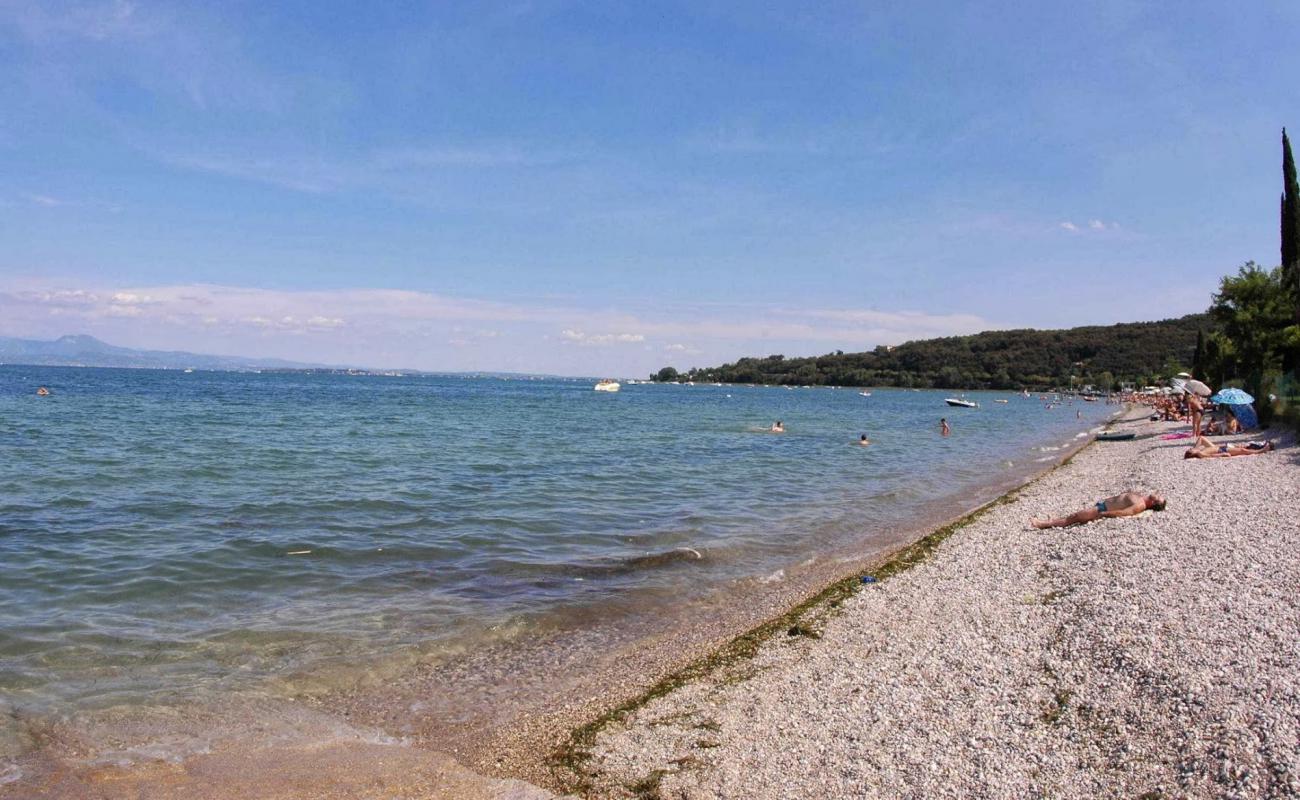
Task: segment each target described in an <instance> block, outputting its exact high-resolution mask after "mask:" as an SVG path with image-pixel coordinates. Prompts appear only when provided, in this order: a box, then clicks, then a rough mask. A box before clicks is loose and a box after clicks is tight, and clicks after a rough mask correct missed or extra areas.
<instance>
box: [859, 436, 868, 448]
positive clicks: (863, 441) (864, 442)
mask: <svg viewBox="0 0 1300 800" xmlns="http://www.w3.org/2000/svg"><path fill="white" fill-rule="evenodd" d="M858 444H860V445H862V446H863V447H866V446H867V445H869V444H871V440H870V439H868V438H867V435H866V434H865V433H864V434H862V438H861V439H859V440H858Z"/></svg>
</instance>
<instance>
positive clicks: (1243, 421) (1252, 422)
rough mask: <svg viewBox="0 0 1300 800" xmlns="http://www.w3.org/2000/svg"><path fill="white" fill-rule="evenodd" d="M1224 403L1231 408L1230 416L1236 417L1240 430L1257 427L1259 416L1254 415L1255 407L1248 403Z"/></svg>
mask: <svg viewBox="0 0 1300 800" xmlns="http://www.w3.org/2000/svg"><path fill="white" fill-rule="evenodd" d="M1226 405H1227V406H1228V408H1231V409H1232V416H1234V417H1236V418H1237V424H1239V425H1241V429H1242V430H1246V431H1248V430H1250V429H1251V428H1258V427H1259V417H1256V416H1255V407H1254V406H1252V405H1251V404H1250V403H1242V404H1241V405H1236V404H1226Z"/></svg>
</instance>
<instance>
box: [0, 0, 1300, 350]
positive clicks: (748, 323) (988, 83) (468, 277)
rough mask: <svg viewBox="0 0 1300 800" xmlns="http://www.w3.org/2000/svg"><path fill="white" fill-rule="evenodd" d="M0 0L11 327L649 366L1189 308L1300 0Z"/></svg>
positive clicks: (1273, 236) (1274, 120)
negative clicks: (1067, 0)
mask: <svg viewBox="0 0 1300 800" xmlns="http://www.w3.org/2000/svg"><path fill="white" fill-rule="evenodd" d="M372 5H374V6H376V7H375V8H363V7H358V6H356V5H355V4H341V3H339V4H336V3H328V2H313V3H305V2H304V3H264V2H258V3H254V2H248V3H245V2H226V3H196V4H179V3H151V2H144V1H143V0H141V2H124V1H122V0H118V1H117V2H114V1H112V0H106V1H105V2H84V3H75V4H62V3H56V2H55V3H52V2H23V1H21V0H0V70H2V74H3V75H4V76H5V77H4V80H3V81H0V108H3V113H0V244H2V245H3V246H2V247H0V335H16V336H29V337H37V338H44V337H52V336H57V335H60V334H63V333H91V334H94V335H98V336H100V337H101V338H105V339H107V340H109V341H111V342H113V343H115V344H123V345H129V346H139V347H167V348H182V349H191V350H197V351H203V352H224V353H234V354H243V355H265V356H280V357H286V358H297V359H305V360H313V361H331V362H347V363H363V364H367V365H375V366H408V367H420V368H429V369H501V370H522V371H545V372H558V373H568V374H613V375H641V374H644V373H646V372H649V371H650V370H651V369H654V368H657V367H659V366H662V365H664V364H673V365H675V366H678V367H687V366H692V365H701V366H703V365H707V364H714V363H720V362H721V361H724V360H733V359H735V358H737V357H739V356H742V355H763V354H767V353H778V352H779V353H785V354H787V355H804V354H813V353H823V352H828V351H831V350H836V349H843V350H858V349H866V348H869V347H872V346H875V345H876V344H882V343H897V342H901V341H905V340H907V339H913V338H921V337H928V336H935V335H946V334H957V333H970V332H974V331H977V330H982V329H987V328H992V327H1026V326H1032V327H1068V326H1072V325H1078V324H1092V323H1111V322H1119V321H1130V320H1138V319H1155V318H1162V317H1168V316H1176V315H1180V314H1184V313H1188V312H1191V311H1197V310H1201V309H1203V308H1204V307H1205V306H1206V305H1207V304H1208V301H1209V295H1210V293H1211V291H1213V289H1214V288H1215V286H1216V284H1217V280H1218V278H1219V276H1221V275H1223V274H1225V273H1227V272H1229V271H1232V270H1233V269H1235V267H1236V266H1237V265H1239V264H1240V263H1242V262H1244V261H1246V260H1248V259H1253V260H1256V261H1259V262H1261V263H1264V264H1268V265H1272V264H1274V263H1276V262H1277V259H1278V256H1277V250H1278V243H1277V206H1278V199H1277V198H1278V194H1279V192H1280V190H1281V179H1280V166H1279V164H1280V154H1279V146H1278V135H1279V131H1280V129H1281V127H1282V126H1283V125H1286V124H1287V123H1293V124H1294V125H1295V126H1296V127H1297V130H1300V117H1288V114H1294V113H1296V110H1297V109H1300V103H1298V102H1297V101H1298V100H1300V88H1298V87H1300V82H1298V81H1297V80H1296V79H1295V76H1296V75H1298V74H1300V51H1297V49H1296V48H1295V47H1294V39H1295V34H1296V33H1297V32H1300V4H1296V3H1293V2H1261V3H1244V4H1236V7H1232V6H1233V5H1234V4H1224V3H1209V2H1184V3H1179V4H1176V5H1170V4H1166V3H1145V2H1091V3H1079V4H1071V6H1070V7H1066V6H1065V5H1064V4H1055V3H1030V2H1019V3H1009V2H988V3H978V4H975V3H948V2H924V1H922V2H909V3H865V2H864V3H848V2H843V3H840V2H826V3H816V4H806V3H788V4H772V3H723V2H709V1H708V0H694V1H693V2H683V3H674V2H648V3H604V2H602V3H577V2H561V1H559V0H557V1H556V2H546V0H537V2H516V3H509V2H502V3H483V4H479V3H421V4H416V3H396V2H394V3H380V4H372Z"/></svg>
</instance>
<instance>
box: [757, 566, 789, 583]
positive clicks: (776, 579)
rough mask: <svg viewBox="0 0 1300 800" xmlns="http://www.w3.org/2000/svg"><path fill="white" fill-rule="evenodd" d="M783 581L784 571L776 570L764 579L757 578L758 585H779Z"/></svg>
mask: <svg viewBox="0 0 1300 800" xmlns="http://www.w3.org/2000/svg"><path fill="white" fill-rule="evenodd" d="M783 580H785V570H783V569H778V570H777V571H776V572H773V573H772V574H771V575H767V576H765V577H762V578H759V579H758V582H759V583H780V582H781V581H783Z"/></svg>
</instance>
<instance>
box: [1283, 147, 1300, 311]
mask: <svg viewBox="0 0 1300 800" xmlns="http://www.w3.org/2000/svg"><path fill="white" fill-rule="evenodd" d="M1282 285H1283V287H1284V288H1285V289H1286V290H1287V291H1288V292H1289V293H1290V294H1291V302H1292V304H1293V305H1294V306H1295V308H1294V310H1293V313H1294V315H1295V321H1296V322H1297V323H1300V185H1297V183H1296V176H1295V160H1294V159H1293V158H1292V157H1291V141H1290V140H1289V139H1287V136H1286V128H1283V129H1282Z"/></svg>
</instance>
